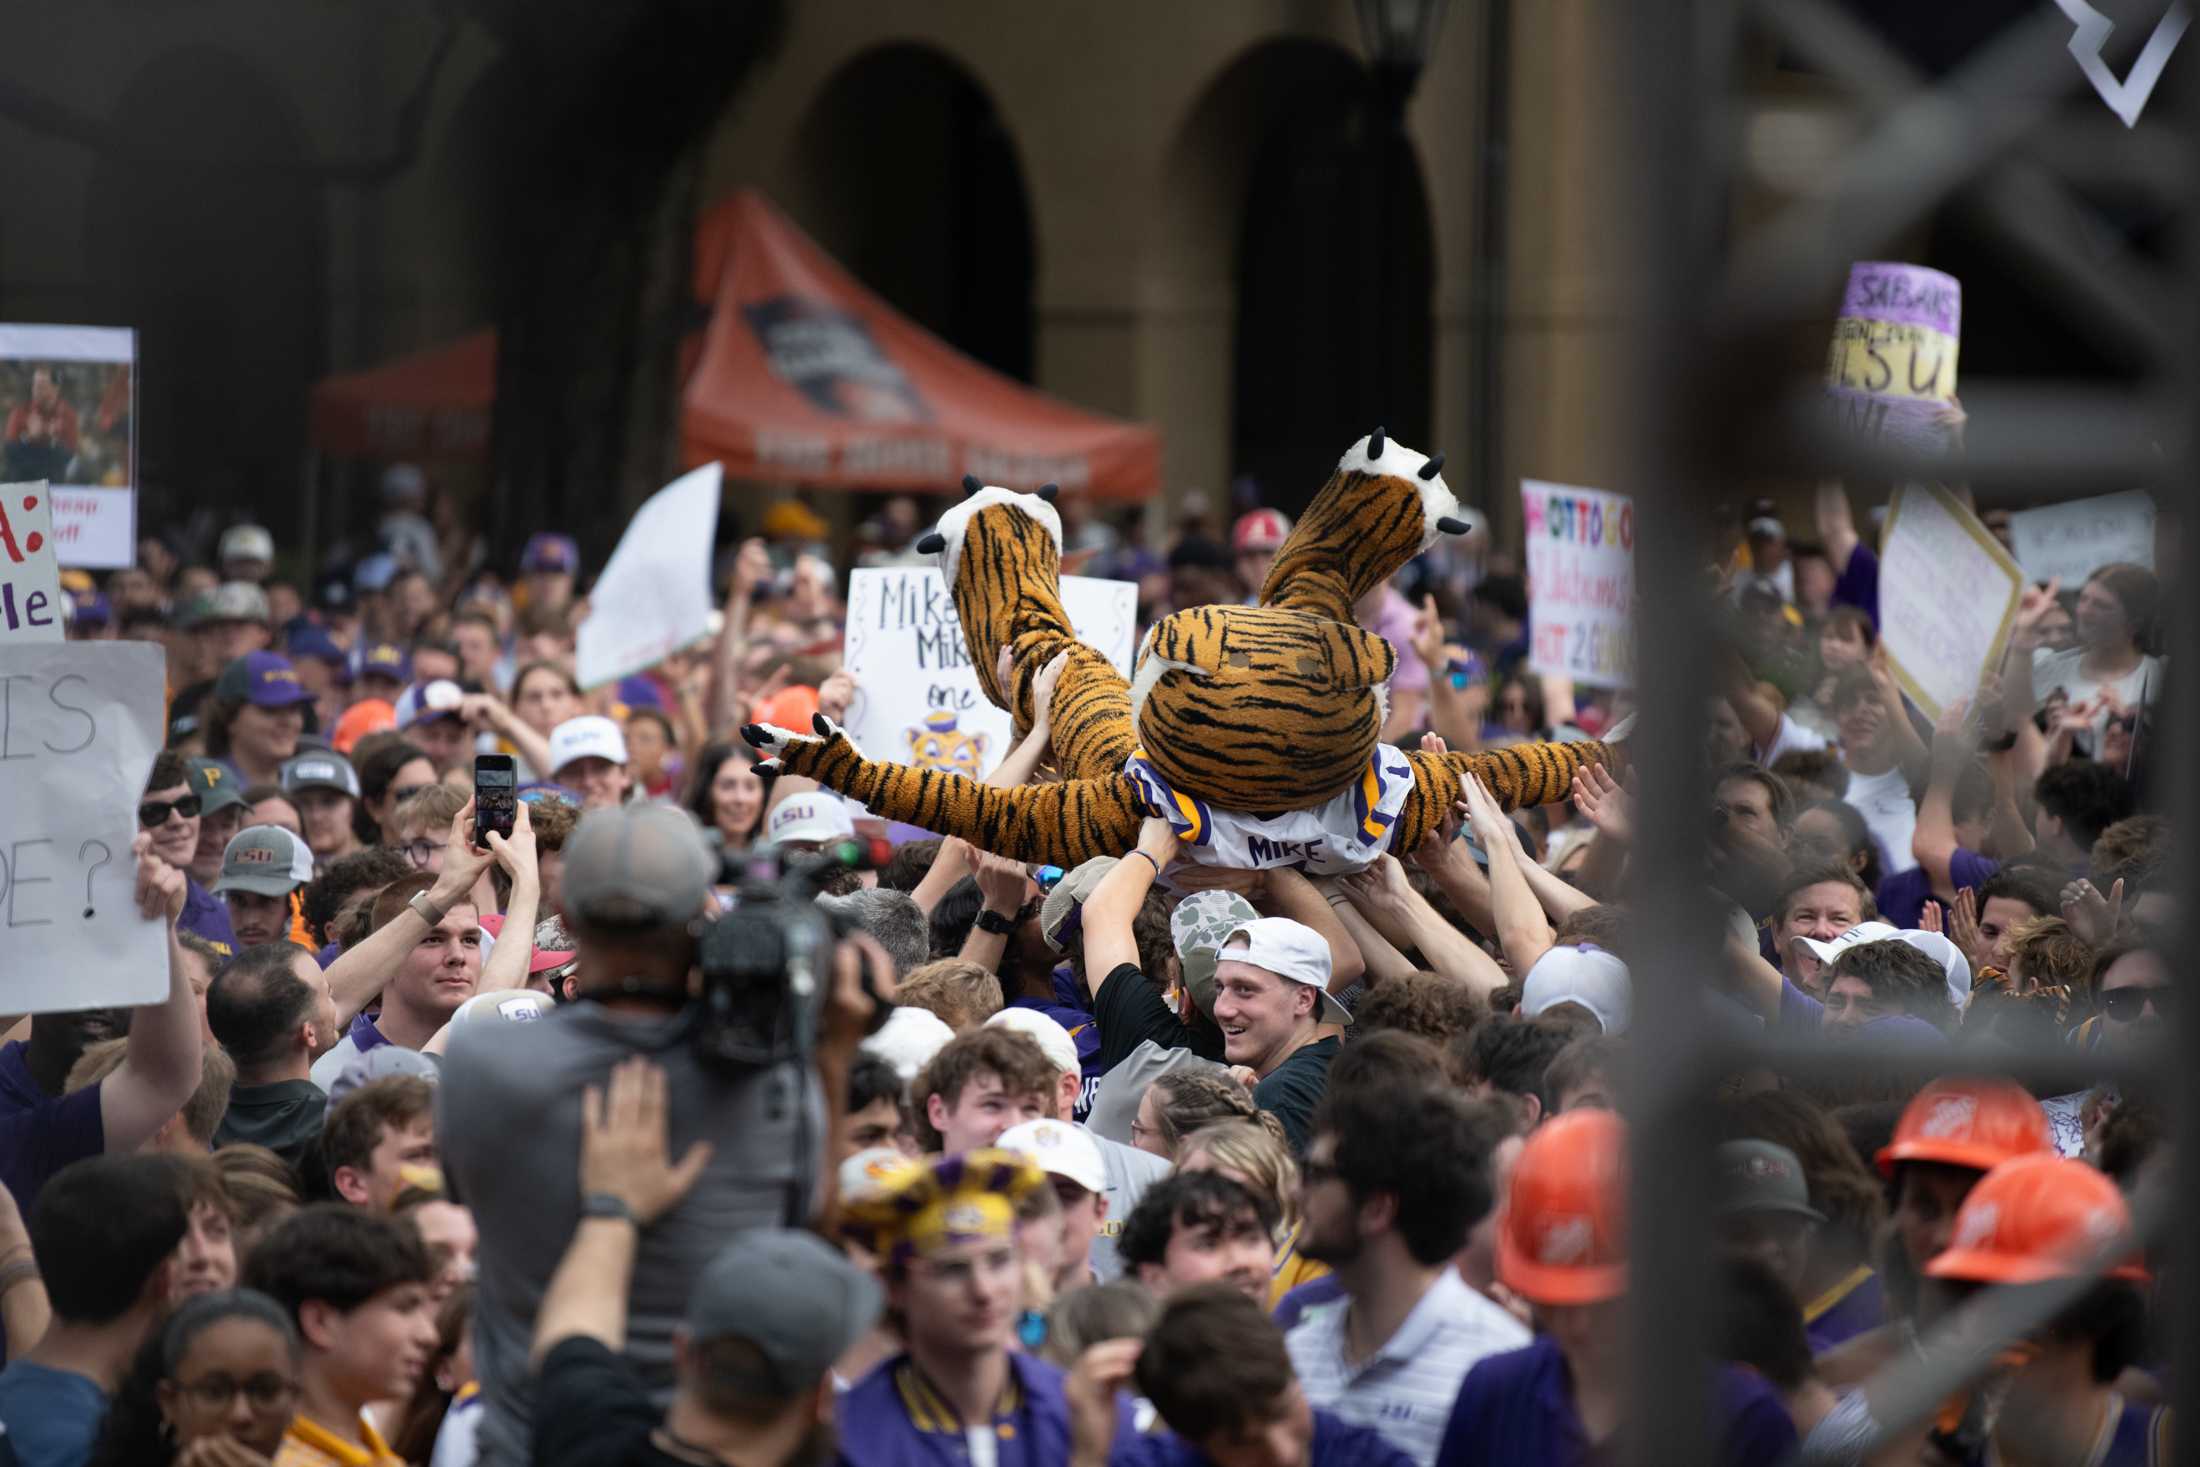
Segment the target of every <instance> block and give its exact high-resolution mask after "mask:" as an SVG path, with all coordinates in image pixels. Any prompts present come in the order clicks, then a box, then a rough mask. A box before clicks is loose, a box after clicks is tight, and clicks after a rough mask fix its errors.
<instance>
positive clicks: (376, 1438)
mask: <svg viewBox="0 0 2200 1467" xmlns="http://www.w3.org/2000/svg"><path fill="white" fill-rule="evenodd" d="M359 1431H360V1434H361V1435H363V1436H364V1437H365V1438H366V1440H367V1445H366V1447H365V1448H364V1449H361V1448H359V1447H355V1446H353V1445H352V1444H351V1443H350V1442H347V1441H345V1440H344V1439H343V1438H342V1437H340V1436H337V1435H336V1434H335V1433H334V1432H332V1431H330V1430H329V1429H328V1428H327V1427H325V1426H323V1425H321V1424H320V1423H319V1422H317V1421H314V1420H313V1419H312V1418H310V1417H306V1416H294V1417H292V1418H291V1422H290V1429H289V1430H288V1431H286V1432H284V1433H283V1445H282V1447H281V1449H280V1450H278V1451H277V1452H276V1453H275V1467H405V1459H404V1458H402V1457H400V1456H398V1455H397V1453H395V1452H393V1451H391V1450H390V1448H389V1443H387V1442H385V1441H383V1440H382V1437H381V1434H380V1433H379V1432H377V1431H376V1430H375V1429H374V1423H373V1422H371V1421H369V1420H367V1419H366V1418H365V1417H364V1416H362V1417H360V1418H359Z"/></svg>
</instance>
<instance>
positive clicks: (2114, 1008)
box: [2101, 984, 2175, 1024]
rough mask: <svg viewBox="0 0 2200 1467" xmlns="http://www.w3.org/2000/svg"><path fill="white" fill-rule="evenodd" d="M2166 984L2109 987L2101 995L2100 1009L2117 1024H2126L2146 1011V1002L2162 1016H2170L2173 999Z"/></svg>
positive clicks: (2173, 1004)
mask: <svg viewBox="0 0 2200 1467" xmlns="http://www.w3.org/2000/svg"><path fill="white" fill-rule="evenodd" d="M2172 992H2173V990H2172V989H2171V988H2170V987H2169V985H2168V984H2162V985H2159V986H2157V987H2153V988H2111V989H2109V990H2108V991H2107V992H2106V993H2104V994H2102V995H2101V1011H2102V1012H2103V1013H2105V1014H2107V1015H2108V1016H2109V1017H2110V1018H2111V1019H2114V1020H2115V1021H2116V1022H2117V1023H2119V1024H2128V1023H2130V1022H2131V1021H2132V1020H2134V1019H2136V1018H2138V1017H2139V1016H2140V1015H2141V1014H2143V1013H2145V1012H2146V1008H2147V1005H2148V1004H2150V1003H2151V1004H2153V1005H2154V1012H2155V1013H2156V1014H2158V1015H2160V1016H2161V1017H2162V1018H2165V1019H2166V1018H2168V1017H2169V1016H2170V1010H2171V1009H2172V1008H2173V1007H2174V1006H2175V1000H2173V999H2172V998H2171V997H2170V994H2171V993H2172Z"/></svg>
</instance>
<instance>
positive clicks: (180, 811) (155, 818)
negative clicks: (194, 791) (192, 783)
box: [138, 795, 199, 830]
mask: <svg viewBox="0 0 2200 1467" xmlns="http://www.w3.org/2000/svg"><path fill="white" fill-rule="evenodd" d="M198 813H199V797H198V796H197V795H185V796H184V797H183V798H182V799H180V800H145V801H143V802H141V803H140V804H139V805H138V824H140V825H142V826H144V827H145V828H146V829H147V830H151V829H153V828H154V827H156V826H161V825H166V824H167V823H168V817H169V815H170V814H174V815H177V816H179V817H181V818H182V819H185V820H192V819H195V818H197V816H198Z"/></svg>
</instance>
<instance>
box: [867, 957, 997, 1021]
mask: <svg viewBox="0 0 2200 1467" xmlns="http://www.w3.org/2000/svg"><path fill="white" fill-rule="evenodd" d="M894 1002H895V1003H897V1004H899V1005H901V1006H902V1007H903V1008H911V1009H925V1010H928V1011H929V1012H931V1013H933V1014H935V1015H937V1016H938V1017H939V1020H940V1022H941V1023H943V1024H945V1025H946V1026H947V1027H948V1028H950V1029H952V1030H954V1031H955V1032H956V1033H957V1034H968V1033H969V1032H970V1031H971V1030H973V1029H976V1028H978V1027H980V1026H981V1025H983V1024H984V1023H985V1021H986V1020H988V1019H990V1018H992V1017H993V1016H994V1015H995V1014H997V1013H999V1012H1000V1011H1001V1009H1002V1007H1003V1005H1004V1004H1005V1002H1006V999H1005V998H1004V996H1003V995H1002V993H1001V980H1000V978H999V977H998V976H996V975H995V974H994V972H993V970H992V969H991V968H987V967H984V966H982V965H981V964H978V963H972V962H965V961H964V960H963V959H961V958H938V959H935V960H934V961H932V962H929V963H925V964H923V965H922V966H920V967H916V968H912V969H910V970H909V973H908V974H907V976H905V977H904V978H903V979H902V980H901V984H900V986H899V988H898V989H897V990H896V991H895V993H894Z"/></svg>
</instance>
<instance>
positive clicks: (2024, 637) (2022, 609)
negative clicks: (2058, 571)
mask: <svg viewBox="0 0 2200 1467" xmlns="http://www.w3.org/2000/svg"><path fill="white" fill-rule="evenodd" d="M2061 592H2062V577H2061V576H2056V577H2055V578H2054V579H2053V580H2050V581H2049V582H2048V583H2047V584H2046V585H2044V586H2026V587H2025V588H2024V591H2023V592H2022V594H2020V595H2019V596H2018V597H2017V615H2016V619H2015V620H2014V621H2013V622H2011V623H2010V626H2009V641H2010V645H2012V646H2014V647H2018V648H2021V649H2022V650H2024V651H2027V652H2029V651H2031V650H2032V649H2033V648H2034V647H2037V646H2038V645H2039V644H2040V622H2041V620H2042V619H2044V618H2045V617H2046V615H2047V613H2048V612H2050V611H2052V610H2054V609H2055V598H2056V597H2057V596H2058V595H2060V594H2061Z"/></svg>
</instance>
